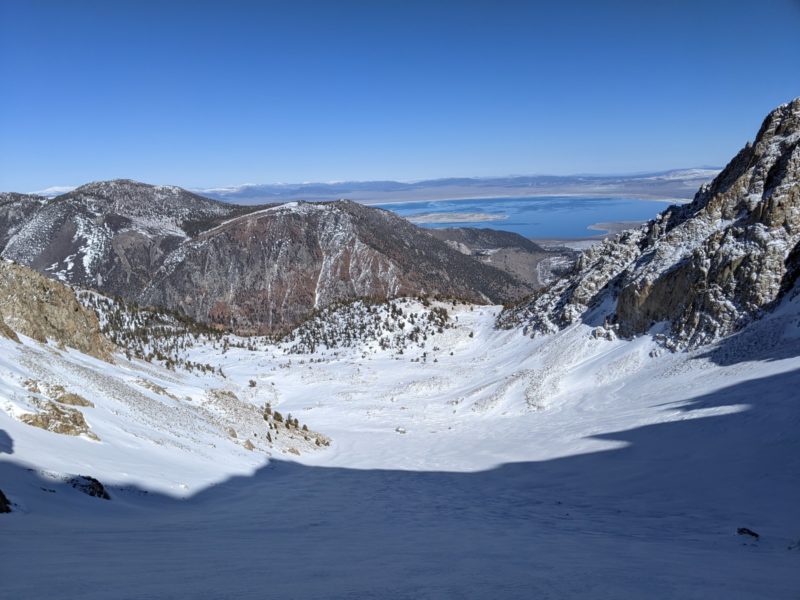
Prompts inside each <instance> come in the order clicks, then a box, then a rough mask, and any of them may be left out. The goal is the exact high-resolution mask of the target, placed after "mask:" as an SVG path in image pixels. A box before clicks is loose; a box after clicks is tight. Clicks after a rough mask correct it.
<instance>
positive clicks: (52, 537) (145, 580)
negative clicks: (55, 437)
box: [0, 370, 800, 598]
mask: <svg viewBox="0 0 800 600" xmlns="http://www.w3.org/2000/svg"><path fill="white" fill-rule="evenodd" d="M797 389H800V370H794V371H789V372H786V373H782V374H778V375H773V376H769V377H763V378H759V379H753V380H749V381H745V382H742V383H738V384H736V385H733V386H730V387H727V388H724V389H720V390H718V391H715V392H714V393H711V394H708V395H704V396H699V397H696V398H691V399H687V401H686V402H685V403H683V404H682V405H680V409H681V410H682V411H684V412H685V417H686V418H685V419H684V420H678V421H671V422H665V423H661V424H655V425H648V426H645V427H639V428H635V429H630V430H626V431H617V432H612V433H606V434H602V435H599V436H597V437H598V438H599V439H603V440H614V441H618V442H621V443H622V444H621V445H620V446H619V447H617V448H614V449H611V450H607V451H601V452H596V453H591V454H583V455H575V456H569V457H565V458H559V459H555V460H548V461H543V462H525V463H514V464H505V465H502V466H499V467H497V468H495V469H491V470H488V471H481V472H474V473H451V472H414V471H396V470H355V469H344V468H326V467H308V466H303V465H300V464H297V463H293V462H283V461H279V460H273V461H272V462H271V463H270V464H269V465H267V466H266V467H264V468H262V469H260V470H258V471H257V472H256V473H255V474H254V475H253V476H251V477H233V478H231V479H229V480H227V481H225V482H223V483H220V484H219V485H215V486H212V487H210V488H208V489H206V490H204V491H202V492H200V493H198V494H196V495H195V496H193V497H191V498H189V499H186V500H177V499H174V498H170V497H166V496H162V495H159V494H154V493H149V494H146V495H140V494H145V493H144V492H137V491H135V490H131V489H128V490H126V491H120V490H115V488H110V489H109V491H110V493H111V494H112V497H114V500H113V501H111V502H105V501H102V500H96V499H94V498H89V497H87V496H83V495H81V494H80V493H78V492H76V491H75V490H72V489H70V488H68V487H67V486H65V485H57V486H54V485H53V484H52V483H51V482H49V481H44V480H40V479H39V478H38V476H37V475H36V474H35V473H32V472H28V471H26V470H25V469H24V468H23V467H21V466H19V465H16V464H13V463H10V462H7V461H5V462H0V488H4V487H5V485H4V484H3V483H2V482H6V481H20V480H25V481H27V483H28V486H29V488H28V489H29V492H30V493H31V494H38V496H37V498H38V497H39V496H41V498H42V499H43V500H42V501H46V502H48V503H49V504H47V505H45V504H41V505H39V509H38V515H37V517H36V518H34V513H37V510H35V506H34V504H31V506H32V507H33V508H31V512H30V514H24V513H22V514H17V515H9V516H5V515H3V516H0V528H2V529H5V531H4V532H3V540H4V543H3V545H4V547H7V548H13V552H10V553H9V554H8V555H7V556H4V558H3V560H2V563H1V565H2V566H0V572H3V576H2V579H3V582H4V583H3V587H4V588H5V589H6V591H7V592H9V591H10V593H13V594H14V595H15V597H33V596H36V595H37V594H38V595H41V596H44V595H48V594H49V595H52V596H54V597H55V596H58V597H81V598H93V597H95V596H97V597H104V598H108V597H136V598H156V597H158V598H171V597H176V598H177V597H195V598H216V597H237V598H270V597H276V598H292V597H304V598H305V597H314V598H331V597H335V598H428V597H429V598H447V597H452V598H465V597H467V598H484V597H519V598H535V597H554V598H559V597H564V596H582V597H596V596H603V597H608V596H617V597H619V596H630V595H631V594H634V595H635V594H637V593H638V594H639V595H640V597H641V594H644V595H646V596H647V597H671V596H676V595H677V596H679V597H684V598H690V597H698V598H699V597H704V596H707V595H708V593H709V591H712V592H713V594H714V595H716V596H717V597H776V598H779V597H782V596H784V595H786V596H787V597H788V595H789V590H791V589H793V588H794V589H795V590H796V589H797V587H798V586H797V584H798V578H797V571H796V567H797V561H798V558H800V557H798V555H797V553H796V551H789V550H787V545H788V544H790V543H791V542H792V541H796V540H797V538H800V511H798V509H797V507H798V506H800V403H798V402H797V401H796V399H795V398H794V397H793V396H794V394H795V390H797ZM732 405H747V406H748V408H747V409H745V410H742V411H739V412H733V413H727V414H724V415H721V416H713V417H704V418H692V417H693V412H694V411H695V410H698V409H709V408H717V407H725V406H732ZM673 408H674V407H673ZM6 437H7V436H6ZM10 445H11V444H10V442H8V443H5V442H4V447H9V446H10ZM85 474H87V475H90V474H91V473H85ZM37 487H39V488H43V487H44V488H52V489H55V490H56V493H51V492H45V491H40V490H37V489H36V488H37ZM12 500H13V498H12ZM37 502H39V500H37ZM47 506H50V507H53V508H52V509H50V508H47ZM59 511H61V513H59ZM65 515H66V518H65ZM738 527H749V528H752V529H754V530H756V531H758V532H759V533H760V534H761V536H762V539H761V541H760V542H759V543H758V544H756V545H755V546H753V545H745V542H746V540H743V539H742V538H740V537H737V536H736V535H735V532H736V529H737V528H738ZM4 554H6V553H5V552H4ZM704 586H711V587H710V588H709V587H704Z"/></svg>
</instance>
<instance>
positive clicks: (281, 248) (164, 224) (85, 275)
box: [2, 180, 531, 332]
mask: <svg viewBox="0 0 800 600" xmlns="http://www.w3.org/2000/svg"><path fill="white" fill-rule="evenodd" d="M15 227H16V228H17V230H16V233H14V234H13V235H10V236H9V239H8V242H7V244H6V245H5V248H4V249H3V251H2V254H3V256H5V257H7V258H10V259H13V260H15V261H17V262H20V263H23V264H25V265H28V266H31V267H32V268H34V269H36V270H38V271H40V272H42V273H44V274H46V275H48V276H50V277H53V278H56V279H59V280H62V281H64V282H68V283H70V284H73V285H77V286H81V287H90V288H95V289H98V290H100V291H101V292H103V293H105V294H107V295H110V296H121V297H124V298H126V299H128V300H133V301H135V302H138V303H140V304H144V305H152V306H159V307H162V308H168V309H177V310H179V311H181V312H183V313H185V314H186V315H188V316H190V317H192V318H193V319H195V320H197V321H201V322H205V323H213V324H216V325H221V326H224V327H232V328H235V329H237V330H238V331H241V332H274V331H279V330H285V329H288V328H290V327H291V326H293V325H295V324H297V323H298V322H300V321H302V320H303V319H305V318H306V317H307V316H308V315H309V314H311V312H312V311H313V310H315V309H318V308H323V307H325V306H327V305H329V304H331V303H333V302H340V301H349V300H354V299H357V298H371V299H380V300H383V299H386V298H391V297H394V296H401V295H412V296H416V295H441V296H450V297H456V298H461V299H467V300H471V301H474V302H506V301H510V300H513V299H518V298H520V297H522V296H524V295H525V294H527V293H529V292H530V291H531V287H530V286H528V285H526V284H525V283H523V282H521V281H519V280H518V279H517V278H515V277H513V276H512V275H509V274H508V273H505V272H503V271H501V270H498V269H496V268H493V267H492V266H487V265H483V264H481V263H480V262H478V261H477V260H474V259H473V258H472V257H469V256H464V255H463V254H461V253H460V252H457V251H455V250H453V249H452V248H450V247H449V246H447V244H445V243H444V242H442V241H440V240H437V239H435V238H433V237H432V236H430V235H428V234H427V233H425V231H424V230H421V229H419V228H417V227H416V226H414V225H411V224H410V223H408V222H407V221H405V220H404V219H401V218H400V217H398V216H396V215H394V214H393V213H390V212H387V211H383V210H380V209H376V208H368V207H365V206H363V205H360V204H355V203H352V202H346V201H340V202H331V203H318V204H310V203H302V202H300V203H297V202H294V203H289V204H284V205H279V206H269V207H264V206H261V207H258V206H255V207H254V206H246V207H245V206H235V205H230V204H223V203H221V202H217V201H214V200H209V199H207V198H202V197H200V196H197V195H195V194H192V193H190V192H187V191H185V190H182V189H180V188H175V187H165V186H148V185H145V184H141V183H136V182H132V181H127V180H120V181H112V182H100V183H93V184H89V185H86V186H83V187H80V188H78V189H76V190H74V191H72V192H70V193H68V194H64V195H62V196H59V197H57V198H55V199H53V200H51V201H48V202H46V203H44V204H43V205H42V206H41V207H40V209H39V210H38V211H36V212H35V213H34V214H33V215H32V216H29V217H28V218H27V220H25V222H24V223H22V224H21V225H20V224H19V223H17V224H16V225H15Z"/></svg>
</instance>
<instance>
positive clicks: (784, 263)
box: [499, 98, 800, 347]
mask: <svg viewBox="0 0 800 600" xmlns="http://www.w3.org/2000/svg"><path fill="white" fill-rule="evenodd" d="M799 243H800V98H798V99H795V100H794V101H792V102H790V103H788V104H785V105H782V106H780V107H778V108H777V109H775V110H774V111H772V112H771V113H770V114H769V115H768V116H767V118H766V120H765V121H764V123H763V125H762V127H761V129H760V130H759V132H758V135H757V136H756V139H755V142H754V143H748V144H747V145H746V146H745V147H744V148H743V149H742V150H741V151H740V152H739V153H738V154H737V155H736V157H735V158H734V159H733V160H732V161H731V162H730V163H729V164H728V166H727V167H726V168H725V169H724V170H723V171H722V172H721V173H720V174H719V175H718V176H717V177H716V178H715V179H714V181H713V182H712V183H710V184H708V185H705V186H703V187H702V188H701V189H700V190H699V191H698V192H697V194H696V195H695V197H694V200H693V201H692V202H691V203H690V204H688V205H683V206H673V207H670V208H669V209H667V210H666V211H664V212H663V213H661V214H660V215H659V216H658V217H657V218H656V219H655V220H653V221H650V222H649V223H648V224H647V225H645V226H643V227H641V228H638V229H633V230H629V231H626V232H623V233H622V234H620V235H619V236H617V237H615V238H613V239H610V240H607V241H605V242H603V243H601V244H598V245H596V246H594V247H593V248H591V249H590V250H588V251H586V252H585V253H584V254H583V255H582V256H581V257H580V258H579V260H578V262H577V264H576V266H575V268H574V269H573V272H572V274H571V275H570V276H568V277H566V278H564V279H562V280H559V281H557V282H556V283H555V284H554V285H552V286H551V287H550V288H549V289H547V290H546V291H544V292H542V293H540V294H538V295H537V296H536V297H535V298H534V299H533V300H531V301H529V302H526V303H524V304H522V305H519V306H516V307H514V308H512V309H509V310H507V311H505V312H504V313H503V314H502V315H501V316H500V319H499V324H500V325H501V326H506V327H510V326H515V325H520V324H521V325H525V326H527V327H528V331H532V332H537V331H538V332H552V331H556V330H558V329H559V328H562V327H564V326H566V325H569V324H571V323H574V322H576V321H578V320H580V319H582V318H583V319H589V320H592V319H594V320H595V321H596V322H598V323H602V322H603V321H607V322H614V323H616V327H617V328H618V330H619V333H620V334H621V335H623V336H632V335H636V334H639V333H644V332H646V331H648V330H649V329H650V328H651V327H652V326H653V325H654V324H655V323H658V322H668V323H669V333H668V334H667V336H666V341H667V344H668V345H671V346H673V347H685V346H697V345H701V344H704V343H707V342H711V341H713V340H715V339H717V338H719V337H722V336H724V335H727V334H729V333H732V332H733V331H736V330H738V329H740V328H741V327H742V326H744V325H745V324H746V323H748V322H749V321H750V320H752V319H753V318H756V317H757V316H758V315H759V314H760V313H761V312H762V311H764V310H767V309H769V308H770V307H772V306H773V305H774V304H775V303H776V302H777V301H779V300H780V298H781V297H782V295H783V294H785V293H786V292H787V291H788V290H790V289H791V288H792V287H793V286H794V285H795V282H796V278H797V274H798V268H799V267H800V246H799V245H798V244H799ZM601 305H602V308H600V307H601ZM591 308H598V310H596V311H593V312H587V311H588V310H589V309H591Z"/></svg>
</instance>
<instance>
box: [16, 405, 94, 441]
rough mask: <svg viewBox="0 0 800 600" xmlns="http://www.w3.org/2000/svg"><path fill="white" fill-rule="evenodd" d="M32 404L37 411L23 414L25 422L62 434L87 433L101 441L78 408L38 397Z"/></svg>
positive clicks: (86, 434)
mask: <svg viewBox="0 0 800 600" xmlns="http://www.w3.org/2000/svg"><path fill="white" fill-rule="evenodd" d="M30 404H31V406H33V408H34V409H35V410H36V412H33V413H26V414H23V415H21V416H20V418H19V419H20V421H22V422H23V423H26V424H27V425H30V426H32V427H38V428H39V429H44V430H45V431H52V432H53V433H60V434H61V435H76V436H77V435H85V436H86V437H88V438H89V439H92V440H95V441H99V439H100V438H98V437H97V435H96V434H95V433H94V432H92V431H91V428H90V427H89V424H88V423H86V419H85V418H84V416H83V413H82V412H81V411H79V410H78V409H77V408H69V407H67V406H61V405H60V404H58V403H56V402H53V401H52V400H39V399H37V398H31V399H30Z"/></svg>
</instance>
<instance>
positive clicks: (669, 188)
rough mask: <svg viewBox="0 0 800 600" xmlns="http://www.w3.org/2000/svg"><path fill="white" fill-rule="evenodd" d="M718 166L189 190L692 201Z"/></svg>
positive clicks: (258, 195) (388, 198) (266, 196)
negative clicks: (631, 198)
mask: <svg viewBox="0 0 800 600" xmlns="http://www.w3.org/2000/svg"><path fill="white" fill-rule="evenodd" d="M717 173H719V169H718V168H698V169H676V170H671V171H659V172H653V173H639V174H634V175H521V176H511V177H486V178H478V177H451V178H446V179H427V180H424V181H415V182H401V181H342V182H332V183H274V184H244V185H236V186H230V187H216V188H205V189H192V190H191V191H193V192H196V193H198V194H201V195H203V196H206V197H209V198H215V199H217V200H223V201H226V202H233V203H236V204H263V203H269V202H286V201H290V200H315V201H320V200H337V199H340V198H347V199H349V200H356V201H359V202H363V203H366V204H375V203H380V202H397V201H403V200H440V199H449V198H475V197H492V196H499V197H503V196H512V197H513V196H516V197H521V196H536V195H560V194H579V195H587V196H595V195H600V196H602V195H617V196H635V197H641V198H674V199H687V200H689V199H691V198H692V196H693V195H694V193H695V192H696V191H697V188H699V187H700V186H701V185H702V184H704V183H707V182H709V181H711V179H713V178H714V176H715V175H717ZM72 189H74V188H71V187H69V186H56V187H51V188H47V189H45V190H41V191H38V192H35V193H36V194H38V195H40V196H46V197H54V196H57V195H59V194H63V193H65V192H68V191H71V190H72Z"/></svg>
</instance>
